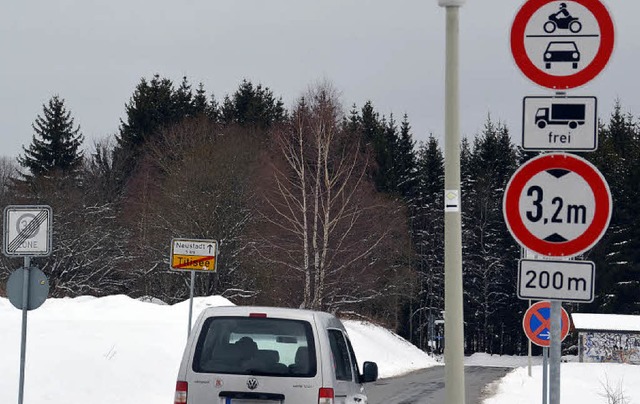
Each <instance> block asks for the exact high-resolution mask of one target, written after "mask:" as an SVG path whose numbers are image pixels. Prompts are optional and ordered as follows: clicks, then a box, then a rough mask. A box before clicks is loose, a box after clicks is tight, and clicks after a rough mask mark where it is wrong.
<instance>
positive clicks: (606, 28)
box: [511, 0, 615, 89]
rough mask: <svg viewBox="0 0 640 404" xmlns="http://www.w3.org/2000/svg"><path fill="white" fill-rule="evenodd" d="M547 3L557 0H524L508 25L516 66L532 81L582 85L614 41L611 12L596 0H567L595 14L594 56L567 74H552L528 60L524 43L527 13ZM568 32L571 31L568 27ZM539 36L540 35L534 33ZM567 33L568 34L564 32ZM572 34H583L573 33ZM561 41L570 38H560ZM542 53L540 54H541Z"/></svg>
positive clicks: (548, 84) (598, 68)
mask: <svg viewBox="0 0 640 404" xmlns="http://www.w3.org/2000/svg"><path fill="white" fill-rule="evenodd" d="M550 3H554V4H559V2H558V1H556V0H528V1H526V2H525V3H524V5H523V6H522V8H521V9H520V10H519V11H518V13H517V15H516V17H515V19H514V21H513V25H512V27H511V53H512V55H513V58H514V60H515V62H516V65H518V68H520V70H521V71H522V72H523V73H524V75H525V76H527V77H528V78H529V79H530V80H531V81H533V82H534V83H536V84H538V85H541V86H543V87H546V88H550V89H568V88H575V87H579V86H582V85H584V84H586V83H588V82H589V81H591V80H592V79H593V78H594V77H596V76H597V75H598V74H599V73H600V72H601V71H602V70H603V69H604V67H605V66H606V65H607V63H608V62H609V59H610V58H611V54H612V53H613V47H614V42H615V29H614V24H613V20H612V19H611V15H610V14H609V11H608V10H607V8H606V6H605V5H604V4H602V3H601V2H600V1H599V0H567V1H566V2H564V3H565V4H566V3H569V4H571V3H575V4H579V5H581V6H583V7H585V8H587V9H588V10H589V11H590V12H591V13H592V15H593V17H595V19H596V21H597V24H598V26H599V31H600V32H599V35H600V42H599V46H598V49H597V52H596V54H595V57H594V58H593V60H592V61H591V63H589V64H588V65H587V66H586V67H584V68H582V69H581V70H579V71H577V72H576V73H575V74H570V75H554V74H550V73H547V72H545V71H544V70H542V69H541V68H539V67H538V66H536V64H535V63H534V62H533V61H532V60H531V58H530V56H529V54H528V53H527V50H526V47H525V39H526V36H527V35H526V32H525V31H526V30H527V25H528V23H529V20H530V19H531V17H532V16H533V15H534V13H536V11H538V10H539V9H540V8H541V7H543V6H546V5H548V4H550ZM569 32H571V31H569ZM538 36H539V37H540V36H541V35H538ZM565 36H569V37H570V36H571V35H565ZM574 36H576V37H580V36H585V35H578V34H577V33H576V35H574ZM562 42H565V43H566V42H570V41H567V40H566V38H564V41H562ZM541 57H542V55H541Z"/></svg>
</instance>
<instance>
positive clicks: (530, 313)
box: [522, 301, 571, 348]
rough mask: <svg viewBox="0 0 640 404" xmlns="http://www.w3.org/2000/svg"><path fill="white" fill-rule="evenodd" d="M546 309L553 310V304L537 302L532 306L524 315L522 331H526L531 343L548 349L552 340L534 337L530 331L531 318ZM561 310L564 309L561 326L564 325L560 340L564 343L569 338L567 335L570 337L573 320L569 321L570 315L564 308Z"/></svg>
mask: <svg viewBox="0 0 640 404" xmlns="http://www.w3.org/2000/svg"><path fill="white" fill-rule="evenodd" d="M544 308H548V309H551V302H549V301H542V302H537V303H534V304H532V305H531V306H530V307H529V308H528V309H527V311H526V312H525V313H524V317H523V318H522V329H523V330H524V333H525V335H526V336H527V338H529V340H530V341H531V342H533V343H534V344H536V345H538V346H541V347H543V348H546V347H549V346H550V345H551V340H550V339H548V340H544V339H541V338H538V336H537V335H533V330H532V329H530V328H529V326H528V325H530V324H531V317H533V313H535V312H536V311H538V310H539V309H544ZM561 309H562V321H561V323H560V324H561V325H562V330H561V331H560V340H561V341H564V339H565V338H567V335H569V324H570V323H571V320H570V319H569V313H567V311H566V310H565V309H564V307H561Z"/></svg>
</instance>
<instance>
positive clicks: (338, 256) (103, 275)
mask: <svg viewBox="0 0 640 404" xmlns="http://www.w3.org/2000/svg"><path fill="white" fill-rule="evenodd" d="M460 147H461V167H462V172H461V175H462V224H463V274H464V313H465V319H464V321H465V346H466V350H467V351H468V352H490V353H501V354H514V353H518V354H521V353H524V352H526V337H525V336H524V334H523V332H522V326H521V324H522V316H523V314H524V311H525V310H526V308H527V306H528V303H527V302H526V301H522V300H519V299H518V298H517V296H516V278H517V275H516V270H517V263H518V259H519V257H520V254H521V253H520V247H519V246H518V245H517V244H516V243H515V242H514V240H513V238H512V237H511V236H510V234H509V232H508V230H507V228H506V225H505V223H504V220H503V215H502V195H503V192H504V188H505V186H506V184H507V182H508V180H509V178H510V177H511V175H512V174H513V172H514V171H515V170H516V169H517V167H518V166H519V165H521V164H522V163H523V162H524V161H526V160H527V159H529V158H531V157H533V154H531V153H524V152H523V151H522V150H521V149H520V148H519V147H517V146H516V145H514V143H513V142H512V138H511V133H510V131H509V129H508V128H507V127H506V126H505V125H504V124H502V123H500V122H495V121H493V120H492V119H490V118H488V119H487V121H486V122H485V123H484V128H483V129H482V130H481V131H480V132H479V133H477V134H476V135H475V136H474V137H473V138H470V139H465V140H463V142H462V144H461V145H460ZM583 156H584V157H585V158H587V159H589V160H590V161H591V162H593V163H594V164H595V165H596V166H597V167H598V168H599V169H600V170H601V171H602V173H603V174H604V176H605V178H606V179H607V180H608V182H609V184H610V187H611V190H612V194H613V201H614V212H613V217H612V220H611V226H610V228H609V230H608V232H607V233H606V235H605V236H604V238H603V239H602V241H600V242H599V243H598V244H597V245H596V246H595V247H594V248H593V249H592V250H590V251H588V252H587V253H585V254H584V256H583V258H585V259H589V260H592V261H594V262H595V263H596V268H597V269H596V273H597V277H596V293H597V296H596V299H595V301H594V302H593V303H592V304H583V305H577V304H573V305H565V307H567V308H568V309H569V310H570V311H587V312H603V313H619V314H640V297H639V296H640V295H638V293H637V291H638V287H639V286H640V245H639V244H640V234H639V233H640V220H639V219H640V206H639V205H640V131H639V126H638V121H637V120H636V118H635V117H634V116H633V115H631V114H630V113H626V112H624V111H623V108H622V106H621V105H620V104H619V103H618V104H617V105H616V107H615V109H614V112H613V113H612V115H611V116H610V117H608V118H607V119H606V120H603V121H602V122H601V123H600V129H599V148H598V150H597V151H596V152H593V153H586V154H584V155H583ZM0 163H1V164H0V181H1V187H0V203H1V204H2V206H3V207H4V206H7V205H35V204H43V205H49V206H51V207H52V209H53V212H54V220H53V252H52V254H51V255H50V256H48V257H43V258H36V259H33V260H32V263H33V264H34V265H37V266H38V267H40V268H41V269H42V270H43V271H44V272H45V274H46V275H47V276H48V277H49V282H50V285H51V293H50V296H53V297H64V296H68V297H74V296H79V295H95V296H102V295H109V294H127V295H129V296H131V297H142V296H153V297H156V298H159V299H162V300H163V301H165V302H167V303H175V302H178V301H181V300H184V299H186V298H188V295H189V275H188V273H184V272H176V271H171V270H169V259H170V246H171V240H172V239H173V238H189V239H215V240H218V242H219V245H220V254H219V257H218V265H217V272H216V273H199V274H198V275H197V276H196V283H195V293H196V295H199V296H203V295H212V294H219V295H222V296H225V297H227V298H229V299H230V300H232V301H233V302H235V303H236V304H261V305H276V306H290V307H303V308H310V309H321V310H327V311H332V312H338V313H341V314H342V315H345V316H352V317H356V318H357V317H361V318H367V319H370V320H374V321H378V322H381V323H384V324H385V325H387V326H389V327H391V328H394V329H395V330H397V332H398V333H400V334H401V335H402V336H404V337H406V338H407V339H409V340H411V341H412V342H413V343H415V344H416V345H417V346H419V347H421V348H423V349H425V350H432V349H435V348H437V347H439V346H440V345H439V342H441V336H442V335H443V330H442V325H441V324H440V323H441V322H439V321H437V320H441V319H442V311H443V310H444V213H443V189H444V158H443V151H442V148H441V145H440V144H439V143H438V141H437V139H436V138H435V137H434V136H430V137H429V138H428V140H427V141H425V142H419V143H416V142H415V141H414V140H413V134H412V131H411V125H410V122H409V117H408V116H406V115H404V116H403V117H402V119H401V120H400V121H398V120H397V119H396V117H395V116H393V115H390V116H383V115H380V114H379V113H378V112H377V111H376V109H375V106H374V105H373V104H372V103H371V102H367V103H365V104H364V105H362V106H356V105H353V106H352V107H351V108H350V109H349V110H345V108H344V107H343V105H341V102H340V99H339V97H338V91H337V89H335V88H334V87H333V86H332V84H331V83H328V82H321V83H319V84H316V85H315V86H313V87H311V88H310V89H309V90H307V91H306V92H305V93H303V94H302V95H301V96H300V97H299V98H298V99H297V101H296V102H295V103H294V105H292V106H291V107H289V108H286V107H285V106H284V104H283V102H282V100H281V98H280V97H277V96H276V95H274V93H273V91H272V90H271V89H269V88H268V87H265V86H262V85H260V84H258V85H256V84H254V83H251V82H250V81H243V82H242V83H241V84H240V85H239V86H238V89H237V90H236V91H235V92H234V93H233V94H230V95H227V96H225V97H224V98H222V99H221V100H218V99H216V98H215V97H214V96H213V95H208V94H207V92H206V91H205V89H204V86H203V85H202V84H200V85H198V86H197V87H196V88H195V89H194V88H193V86H192V85H191V84H190V83H189V81H188V80H187V79H186V78H185V79H183V80H182V82H180V83H179V84H176V83H173V82H172V81H171V80H169V79H166V78H162V77H160V76H158V75H156V76H154V77H152V78H150V79H142V80H141V81H140V83H139V84H138V85H137V86H136V88H135V90H134V92H133V94H132V96H131V98H130V99H129V100H128V102H126V104H125V111H124V117H123V118H122V119H121V121H120V125H119V130H118V133H117V134H115V136H112V137H107V138H105V139H104V140H101V141H99V142H96V143H95V144H93V145H86V144H85V140H84V137H83V134H82V132H81V130H80V127H79V125H77V124H76V122H75V120H74V117H73V115H72V113H71V111H69V110H68V109H67V108H66V106H65V101H64V99H63V98H61V97H59V96H54V97H52V98H51V99H50V100H49V102H48V103H47V104H45V105H43V109H42V113H41V114H39V115H38V116H37V117H35V120H34V123H33V138H32V142H31V143H30V144H29V145H25V146H24V150H23V153H21V154H20V156H18V157H17V158H16V159H9V158H4V159H3V160H2V161H1V162H0ZM0 264H1V268H0V293H3V294H4V291H3V289H2V288H3V287H4V285H5V283H6V279H7V277H8V276H9V274H10V273H11V271H12V270H13V269H15V268H17V267H18V266H20V265H21V261H20V262H19V260H17V259H9V258H7V257H2V259H1V261H0Z"/></svg>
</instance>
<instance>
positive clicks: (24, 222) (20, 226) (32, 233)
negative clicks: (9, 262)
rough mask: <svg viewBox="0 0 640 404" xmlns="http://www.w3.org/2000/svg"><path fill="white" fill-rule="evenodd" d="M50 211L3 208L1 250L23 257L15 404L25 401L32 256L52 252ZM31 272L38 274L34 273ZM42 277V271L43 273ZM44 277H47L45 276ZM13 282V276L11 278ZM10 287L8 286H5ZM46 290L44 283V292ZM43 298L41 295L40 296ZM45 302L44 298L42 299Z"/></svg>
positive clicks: (35, 207) (11, 206) (40, 208)
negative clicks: (20, 329)
mask: <svg viewBox="0 0 640 404" xmlns="http://www.w3.org/2000/svg"><path fill="white" fill-rule="evenodd" d="M52 222H53V213H52V210H51V207H50V206H46V205H45V206H40V205H36V206H33V205H10V206H7V207H6V208H5V209H4V234H3V235H4V241H3V243H2V252H3V254H4V255H6V256H7V257H24V268H23V271H22V304H21V307H22V332H21V342H20V381H19V386H18V404H22V403H23V402H24V380H25V364H26V355H27V311H28V310H29V302H30V296H29V289H30V286H31V283H32V282H33V280H32V279H31V274H30V272H31V270H30V268H31V257H36V256H40V257H46V256H48V255H50V254H51V233H52V227H53V226H52ZM34 275H36V276H38V275H39V274H38V273H37V272H36V273H34ZM42 277H44V274H42ZM45 279H46V278H45ZM14 281H16V279H15V278H14ZM8 289H9V288H8ZM48 292H49V287H48V284H47V288H46V291H45V292H44V294H45V296H44V299H46V294H48ZM40 299H42V297H40ZM43 301H44V300H43Z"/></svg>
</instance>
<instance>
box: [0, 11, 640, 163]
mask: <svg viewBox="0 0 640 404" xmlns="http://www.w3.org/2000/svg"><path fill="white" fill-rule="evenodd" d="M522 3H523V2H522V1H519V0H468V2H467V4H466V5H465V6H464V7H463V8H462V9H461V61H462V63H463V66H462V68H461V95H462V102H461V107H462V114H461V129H462V134H463V135H464V136H473V135H474V134H476V133H478V132H479V131H480V130H481V129H482V127H483V124H484V123H485V121H486V118H487V114H489V113H490V114H491V116H492V118H494V119H496V120H500V121H503V122H505V123H506V124H507V125H508V126H509V128H510V130H511V131H512V134H514V135H515V136H514V139H516V138H517V135H518V132H519V131H520V121H521V115H522V111H521V103H522V98H523V97H524V96H526V95H550V94H551V92H550V91H548V90H546V89H544V88H542V87H538V86H537V85H535V84H533V83H531V82H530V81H529V80H528V79H526V78H525V77H524V75H522V74H521V73H520V71H519V70H518V69H517V68H516V65H515V63H514V62H513V60H512V57H511V54H510V47H509V33H510V27H511V23H512V21H513V18H514V16H515V13H516V12H517V10H518V9H519V8H520V6H521V4H522ZM559 3H560V2H558V4H559ZM604 3H605V4H606V5H607V7H608V8H609V10H610V12H611V14H612V16H613V19H614V23H615V24H616V34H617V38H616V50H615V52H614V54H613V57H612V59H611V61H610V63H609V65H608V66H607V69H605V71H604V72H603V73H602V74H601V75H600V76H598V77H597V78H596V79H595V80H593V81H592V82H591V83H590V84H587V85H586V86H584V87H581V88H579V89H576V90H573V91H570V92H569V94H570V95H593V96H597V97H598V100H599V103H600V105H599V106H600V116H601V117H603V118H607V117H608V116H609V114H610V112H611V107H612V105H613V103H614V100H615V98H616V97H618V98H620V99H621V101H622V103H623V106H624V107H625V109H626V110H628V111H631V112H632V113H634V114H635V115H640V79H639V78H638V68H639V66H640V63H639V62H640V23H639V22H638V21H639V19H640V1H638V0H605V1H604ZM444 20H445V12H444V9H442V8H440V7H438V5H437V0H393V1H389V0H387V1H382V0H183V1H169V0H154V1H150V0H146V1H142V0H110V1H98V0H34V1H7V2H4V4H3V7H2V12H1V13H0V55H2V60H1V62H0V73H1V74H0V145H1V147H0V155H6V156H17V155H18V154H19V153H20V152H21V150H22V149H21V146H22V145H25V146H26V145H29V144H30V143H31V138H32V135H33V132H32V130H31V123H32V122H33V121H34V119H35V117H36V115H37V114H39V113H41V111H42V104H43V103H45V102H46V101H47V100H48V99H49V98H50V97H51V96H52V95H54V94H59V95H60V96H61V97H62V98H64V99H65V100H66V102H67V106H68V107H69V108H70V110H71V111H72V114H73V116H74V118H75V120H76V123H79V124H80V125H81V128H82V131H83V133H84V134H85V137H86V139H87V140H86V147H90V146H91V144H92V143H93V141H94V140H95V139H100V138H103V137H106V136H113V135H114V134H115V133H116V132H117V129H118V123H119V119H120V118H121V117H123V116H124V104H125V103H126V102H127V101H128V100H129V97H130V96H131V95H132V93H133V90H134V88H135V85H136V84H137V83H138V82H139V81H140V78H141V77H147V78H148V77H151V76H152V75H153V74H154V73H159V74H160V75H161V76H163V77H169V78H171V79H172V80H174V82H179V81H180V80H181V77H182V76H185V75H186V76H187V77H188V78H189V80H190V82H191V83H192V84H194V85H195V84H197V83H198V82H203V83H204V85H205V88H206V89H207V91H208V92H215V94H216V97H217V98H218V99H220V98H221V97H222V96H224V95H225V94H227V93H231V92H233V91H234V90H235V89H236V88H237V86H238V84H239V83H240V82H241V81H242V79H243V78H246V79H249V80H251V81H253V82H254V83H262V84H263V85H266V86H268V87H270V88H271V89H272V90H274V92H275V93H276V95H282V97H283V99H284V101H285V104H287V106H289V105H290V104H291V103H292V102H293V101H294V100H295V98H297V97H298V96H299V95H300V94H301V93H302V92H303V91H304V90H305V89H306V88H307V87H308V86H309V85H311V84H313V83H314V82H316V81H318V80H321V79H325V78H326V79H328V80H330V81H332V82H333V83H334V84H335V86H336V87H337V88H338V89H339V90H340V91H342V100H343V103H344V106H345V109H347V110H348V109H349V108H350V106H351V105H352V104H353V103H356V104H357V105H358V106H359V107H361V106H362V104H363V103H364V102H365V101H366V100H367V99H371V100H372V101H373V102H374V105H375V107H376V108H377V110H378V111H380V112H381V113H383V114H386V115H388V114H389V113H391V112H393V113H394V115H395V116H396V117H397V119H398V120H400V119H401V117H402V115H403V114H404V113H405V112H406V113H408V114H409V119H410V121H411V123H412V126H413V134H414V137H415V138H416V140H424V139H426V138H427V137H428V135H429V133H433V134H434V135H436V136H437V137H438V138H440V139H441V138H442V133H443V121H444V119H443V112H444V108H443V106H442V104H443V102H442V101H443V96H444V89H443V79H444V60H443V59H444Z"/></svg>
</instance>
